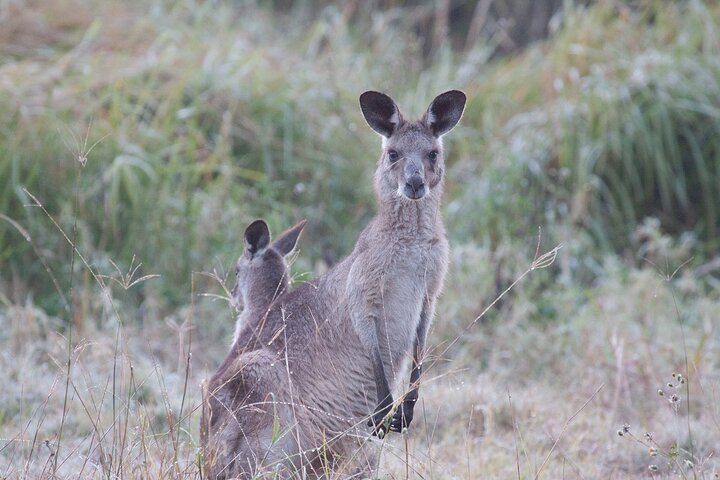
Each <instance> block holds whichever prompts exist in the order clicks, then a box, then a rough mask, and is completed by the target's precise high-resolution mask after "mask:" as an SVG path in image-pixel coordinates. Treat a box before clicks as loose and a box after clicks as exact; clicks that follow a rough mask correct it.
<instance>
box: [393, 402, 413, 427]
mask: <svg viewBox="0 0 720 480" xmlns="http://www.w3.org/2000/svg"><path fill="white" fill-rule="evenodd" d="M414 409H415V401H414V400H406V401H404V402H403V403H402V404H400V408H398V409H397V410H395V415H393V417H392V420H391V421H390V431H391V432H403V431H404V430H406V429H407V428H408V427H409V426H410V422H412V420H413V411H414Z"/></svg>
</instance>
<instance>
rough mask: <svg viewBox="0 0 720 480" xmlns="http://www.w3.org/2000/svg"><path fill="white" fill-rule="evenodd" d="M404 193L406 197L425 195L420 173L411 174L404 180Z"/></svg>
mask: <svg viewBox="0 0 720 480" xmlns="http://www.w3.org/2000/svg"><path fill="white" fill-rule="evenodd" d="M405 193H406V195H407V196H408V197H410V198H414V199H418V198H420V197H422V196H423V195H425V182H424V181H423V178H422V177H421V176H420V175H417V174H416V175H412V176H411V177H410V178H409V179H408V180H407V181H406V182H405Z"/></svg>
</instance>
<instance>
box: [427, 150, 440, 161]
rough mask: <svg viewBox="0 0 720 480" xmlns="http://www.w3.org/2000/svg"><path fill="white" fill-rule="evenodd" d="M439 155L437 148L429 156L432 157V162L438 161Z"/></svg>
mask: <svg viewBox="0 0 720 480" xmlns="http://www.w3.org/2000/svg"><path fill="white" fill-rule="evenodd" d="M437 157H438V152H436V151H435V150H433V151H432V152H430V153H428V158H429V159H430V161H431V162H435V161H437Z"/></svg>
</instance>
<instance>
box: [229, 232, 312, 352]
mask: <svg viewBox="0 0 720 480" xmlns="http://www.w3.org/2000/svg"><path fill="white" fill-rule="evenodd" d="M304 227H305V220H303V221H301V222H300V223H298V224H297V225H295V226H293V227H291V228H289V229H288V230H286V231H285V232H283V233H282V234H281V235H280V236H279V237H278V239H277V240H275V241H274V242H272V243H270V229H269V228H268V226H267V223H265V221H264V220H255V221H254V222H252V223H251V224H250V225H248V227H247V228H246V229H245V236H244V237H245V250H244V251H243V254H242V255H241V256H240V258H239V259H238V261H237V264H236V266H235V278H236V281H235V287H234V288H233V290H232V299H233V303H234V304H235V306H236V307H237V308H241V309H242V312H241V313H240V315H239V316H238V318H237V322H236V323H235V335H233V343H235V342H236V341H237V339H238V336H239V335H240V330H241V329H242V327H243V325H245V324H247V323H248V320H249V319H252V318H258V317H262V316H263V315H265V314H266V313H267V312H268V309H269V308H270V305H271V304H272V302H273V300H275V299H276V298H277V297H279V296H280V295H281V294H282V293H283V292H285V291H286V290H287V289H288V287H289V285H290V279H289V276H288V266H287V263H286V262H285V257H287V256H288V255H289V254H290V253H292V251H293V250H294V249H295V245H297V241H298V239H299V238H300V234H301V233H302V230H303V228H304Z"/></svg>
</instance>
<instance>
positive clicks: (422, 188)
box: [201, 90, 465, 478]
mask: <svg viewBox="0 0 720 480" xmlns="http://www.w3.org/2000/svg"><path fill="white" fill-rule="evenodd" d="M360 107H361V110H362V113H363V115H364V117H365V119H366V121H367V122H368V124H369V125H370V127H371V128H372V129H373V130H375V131H376V132H377V133H379V134H380V135H381V136H382V137H383V141H382V153H381V156H380V159H379V161H378V166H377V170H376V173H375V192H376V196H377V200H378V213H377V215H376V216H375V218H374V219H373V220H372V221H371V222H370V224H369V225H368V226H367V227H366V228H365V229H364V230H363V232H362V233H361V234H360V237H359V239H358V241H357V243H356V245H355V248H354V250H353V252H352V253H351V254H350V255H349V256H348V257H347V258H345V259H344V260H342V261H341V262H340V263H338V264H337V265H336V266H335V267H333V268H332V269H331V270H329V271H328V272H327V273H325V274H324V275H322V276H321V277H319V278H317V279H316V280H314V281H313V282H309V283H305V284H302V285H300V286H298V287H297V288H296V289H294V290H292V291H289V292H286V293H284V294H283V295H281V296H280V297H279V298H277V299H276V300H275V301H274V302H272V304H271V306H270V308H269V310H268V312H267V314H265V315H262V316H254V317H253V318H248V319H247V324H246V325H245V326H244V327H243V328H242V329H241V330H240V332H239V334H238V336H237V340H236V342H235V343H234V345H233V347H232V348H231V351H230V353H229V354H228V356H227V358H226V359H225V360H224V362H223V363H222V365H221V366H220V367H219V368H218V370H217V372H216V373H215V374H214V375H213V377H212V378H211V379H210V381H209V383H208V386H207V390H206V391H205V392H204V401H203V420H202V425H201V430H202V435H201V444H202V447H203V456H204V462H205V463H204V464H205V468H206V471H207V472H208V474H209V476H210V477H211V478H229V477H240V478H253V477H254V476H261V477H262V476H263V475H265V474H268V475H274V477H273V478H293V477H296V476H299V477H307V478H318V477H325V478H327V477H333V478H366V477H367V476H370V475H372V473H373V472H374V471H375V469H376V468H377V462H378V457H379V455H378V448H377V445H376V443H375V442H372V441H370V440H369V439H368V437H367V434H366V433H364V432H363V428H364V424H365V422H366V421H367V420H368V418H369V422H368V424H369V425H370V426H371V427H372V433H373V434H375V435H377V436H380V437H381V436H384V435H385V434H386V432H387V431H388V430H390V431H401V430H402V429H404V428H406V427H408V426H409V425H410V423H411V421H412V419H413V412H414V406H415V403H416V401H417V399H418V383H419V380H420V376H421V372H422V357H423V351H424V347H425V338H426V335H427V331H428V327H429V324H430V321H431V319H432V317H433V314H434V309H435V301H436V298H437V296H438V294H439V292H440V290H441V287H442V284H443V280H444V277H445V273H446V270H447V263H448V243H447V239H446V236H445V228H444V226H443V223H442V219H441V216H440V203H441V198H442V189H443V180H444V178H443V173H444V167H445V163H444V158H443V149H442V141H441V138H442V136H443V135H444V134H445V133H447V132H448V131H450V130H451V129H452V128H453V127H454V126H455V125H456V124H457V123H458V121H459V120H460V118H461V116H462V113H463V110H464V107H465V94H464V93H462V92H460V91H457V90H452V91H449V92H445V93H443V94H441V95H439V96H438V97H436V98H435V99H434V100H433V101H432V103H431V104H430V106H429V107H428V109H427V111H426V112H425V114H424V115H423V116H422V117H421V118H420V119H418V120H415V121H413V120H408V119H406V118H405V117H404V116H403V114H402V113H401V112H400V110H399V108H398V107H397V105H396V104H395V102H394V101H393V100H392V99H391V98H390V97H388V96H387V95H384V94H382V93H379V92H365V93H363V94H362V95H361V96H360ZM408 362H412V368H411V373H410V387H409V391H408V392H407V394H406V395H404V397H402V399H401V401H399V402H398V403H397V404H396V403H395V402H394V399H393V392H394V391H397V389H398V387H399V385H398V383H399V378H400V376H401V372H402V371H403V369H404V368H406V366H407V363H408ZM394 407H397V408H395V410H394V412H393V408H394Z"/></svg>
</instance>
